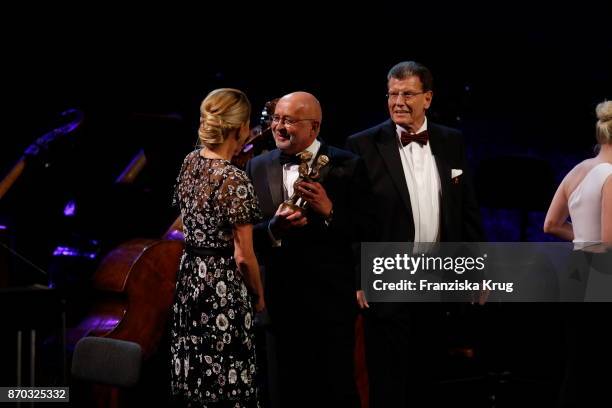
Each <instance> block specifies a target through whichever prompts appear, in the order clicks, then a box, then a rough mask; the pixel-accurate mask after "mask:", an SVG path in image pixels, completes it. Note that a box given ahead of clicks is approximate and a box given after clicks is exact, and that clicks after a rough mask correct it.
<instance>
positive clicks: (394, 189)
mask: <svg viewBox="0 0 612 408" xmlns="http://www.w3.org/2000/svg"><path fill="white" fill-rule="evenodd" d="M427 128H428V132H429V143H430V144H431V152H432V154H433V155H434V158H435V161H436V167H437V169H438V174H439V176H440V189H441V199H440V241H441V242H467V241H475V242H478V241H483V240H484V234H483V230H482V225H481V220H480V210H479V208H478V205H477V203H476V198H475V193H474V187H473V183H472V180H471V177H470V174H469V173H470V172H469V169H468V163H467V160H466V156H465V146H464V141H463V136H462V134H461V132H460V131H459V130H456V129H451V128H448V127H445V126H441V125H437V124H435V123H431V122H429V121H428V124H427ZM346 146H347V149H348V150H350V151H352V152H355V153H357V154H358V155H359V156H361V158H362V159H363V161H364V164H365V168H366V172H367V175H368V178H369V182H370V183H371V186H372V192H373V195H374V206H375V211H374V214H375V215H374V216H375V219H376V224H377V225H378V228H379V236H378V239H377V240H378V241H382V242H412V241H414V219H413V216H412V207H411V204H410V193H409V191H408V186H407V185H406V178H405V176H404V169H403V167H402V161H401V158H400V151H399V147H398V141H397V132H396V126H395V123H394V122H393V121H391V120H390V119H389V120H387V121H385V122H383V123H381V124H379V125H377V126H374V127H372V128H370V129H367V130H364V131H362V132H359V133H356V134H354V135H352V136H350V137H349V138H348V139H347V142H346ZM453 169H455V170H461V172H462V173H461V175H459V176H458V177H455V178H452V177H451V176H452V174H453V172H452V170H453Z"/></svg>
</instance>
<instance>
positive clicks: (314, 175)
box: [281, 151, 329, 211]
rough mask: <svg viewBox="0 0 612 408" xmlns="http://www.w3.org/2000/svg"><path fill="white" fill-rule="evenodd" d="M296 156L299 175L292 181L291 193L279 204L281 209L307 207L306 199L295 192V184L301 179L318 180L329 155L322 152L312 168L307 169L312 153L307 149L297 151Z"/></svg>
mask: <svg viewBox="0 0 612 408" xmlns="http://www.w3.org/2000/svg"><path fill="white" fill-rule="evenodd" d="M297 156H298V157H299V158H300V167H299V173H300V176H299V177H298V179H297V180H296V181H295V183H293V195H292V196H291V197H290V198H289V199H288V200H285V201H284V202H283V203H282V204H281V209H283V210H284V209H286V208H290V209H292V210H293V211H297V210H304V209H306V208H307V207H308V201H306V200H304V199H303V198H302V197H300V195H299V194H298V193H297V186H298V184H299V183H301V182H302V181H310V182H312V181H318V179H319V177H320V176H321V169H322V168H323V167H325V166H326V165H327V164H328V163H329V157H327V156H326V155H324V154H322V155H320V156H319V157H317V161H316V163H315V164H314V166H313V167H312V169H309V167H308V162H309V161H310V160H311V159H312V153H310V152H308V151H303V152H301V153H298V154H297Z"/></svg>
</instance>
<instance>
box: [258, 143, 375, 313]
mask: <svg viewBox="0 0 612 408" xmlns="http://www.w3.org/2000/svg"><path fill="white" fill-rule="evenodd" d="M280 153H281V152H280V150H278V149H276V150H273V151H271V152H268V153H266V154H263V155H260V156H257V157H255V158H254V159H252V160H251V161H249V163H248V164H247V168H246V172H247V174H248V176H249V177H250V178H251V180H252V182H253V186H254V188H255V193H256V195H257V198H258V199H259V205H260V207H261V210H262V213H263V221H262V222H261V223H259V224H257V225H255V226H254V231H253V240H254V244H255V249H256V252H257V257H258V261H259V263H260V264H261V265H262V274H263V275H264V286H265V295H266V305H267V307H268V311H269V313H270V317H271V318H272V320H273V321H274V320H276V321H279V320H281V319H295V317H296V316H298V317H299V319H295V321H296V322H297V321H298V320H301V319H304V318H306V319H310V318H313V319H324V320H336V319H346V318H351V317H354V315H355V313H356V302H355V289H356V287H355V269H356V261H355V260H356V257H355V254H354V248H353V246H354V244H355V242H356V240H357V239H358V238H357V236H358V235H359V234H360V229H361V228H367V227H365V226H363V227H362V223H361V222H360V219H362V218H360V212H361V210H360V208H361V206H362V205H364V200H363V197H362V190H363V189H364V188H365V187H362V183H363V181H364V180H366V178H365V175H364V168H363V163H362V162H361V160H360V159H359V157H358V156H356V155H355V154H353V153H351V152H348V151H346V150H341V149H337V148H334V147H332V146H328V145H326V144H325V143H321V146H320V148H319V151H318V152H317V156H318V155H321V154H325V155H327V156H328V157H329V159H330V161H329V164H327V165H326V166H325V167H323V169H322V170H321V176H320V182H321V184H322V185H323V187H324V188H325V191H326V193H327V196H328V197H329V199H330V200H331V201H332V203H333V217H332V219H331V222H329V223H328V224H327V223H326V222H325V219H324V218H323V217H321V216H318V215H317V214H315V213H314V212H312V211H309V210H307V211H306V216H307V217H308V224H307V225H306V226H304V227H300V228H295V229H293V230H291V231H289V232H288V233H287V234H286V235H285V236H283V237H282V245H281V246H280V247H274V246H273V245H272V240H271V239H270V236H269V233H268V223H269V222H270V219H271V218H272V217H273V216H274V214H275V212H276V210H277V209H278V206H279V205H280V204H281V203H282V202H283V169H282V165H281V164H280V160H279V157H280ZM315 162H316V158H315Z"/></svg>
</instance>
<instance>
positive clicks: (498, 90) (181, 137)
mask: <svg viewBox="0 0 612 408" xmlns="http://www.w3.org/2000/svg"><path fill="white" fill-rule="evenodd" d="M90 17H91V16H90ZM115 17H116V16H115ZM147 17H148V16H147V15H142V16H132V17H129V18H128V17H123V18H122V17H117V18H116V19H109V18H108V16H106V15H103V16H101V19H98V20H97V21H98V22H96V23H94V22H93V18H87V19H84V18H74V19H62V20H61V21H58V20H45V19H44V18H42V17H40V18H38V19H36V20H35V21H31V22H30V24H29V25H27V26H22V27H21V28H15V29H14V30H10V33H8V36H7V37H6V45H7V47H6V48H5V50H4V51H3V54H4V55H3V60H4V63H3V68H2V72H3V73H2V74H0V75H1V78H2V82H3V89H4V90H3V95H2V96H3V100H4V108H3V111H2V123H3V131H2V136H1V137H0V146H1V148H0V174H2V175H4V174H7V173H8V171H9V170H10V169H11V168H12V166H13V165H14V164H15V163H16V162H17V161H18V159H19V158H20V157H21V155H22V154H23V151H24V150H25V149H26V148H27V147H28V146H29V145H30V144H31V143H32V142H34V140H36V139H37V138H38V137H40V136H41V135H43V134H45V133H47V132H49V131H50V130H52V129H54V128H56V127H58V126H60V125H62V124H63V121H62V118H61V117H60V114H61V112H63V111H65V110H67V109H69V108H75V109H79V110H80V111H82V112H83V114H84V122H83V124H82V126H81V128H80V129H79V130H77V131H75V132H74V133H73V134H71V135H70V136H69V137H65V138H61V139H58V140H57V141H56V142H55V143H53V144H52V145H51V146H50V148H49V149H48V151H44V152H43V153H42V154H41V155H39V156H38V157H37V158H35V159H30V160H28V161H27V164H26V169H25V171H24V173H23V174H22V176H21V177H20V178H19V179H18V180H17V182H16V183H15V184H14V186H13V187H12V188H11V189H10V190H9V192H8V193H7V195H6V196H5V197H4V198H3V199H2V200H0V225H2V226H3V227H4V228H2V229H1V230H0V237H1V238H2V242H4V243H5V244H7V245H8V246H10V247H11V248H13V249H14V250H17V251H18V252H20V253H21V254H22V255H23V256H25V257H26V258H28V259H29V260H30V261H32V262H33V263H35V264H36V265H38V266H39V267H40V268H42V269H43V270H45V271H47V272H48V273H49V276H50V277H45V276H44V275H42V274H41V273H40V272H37V271H35V270H34V268H32V267H31V266H29V265H27V264H25V263H24V262H22V261H20V260H16V259H15V258H14V257H12V256H10V255H7V254H6V252H5V253H4V254H3V255H0V261H1V262H3V265H0V266H3V267H5V268H6V269H8V270H9V271H10V276H9V277H8V278H5V280H6V279H8V283H9V284H10V285H24V284H29V283H32V282H39V283H43V284H47V283H49V280H52V281H53V280H54V279H55V280H56V281H55V282H54V283H55V284H56V285H71V284H77V283H78V282H80V281H86V280H87V279H88V278H89V276H91V273H92V272H93V270H94V269H95V267H96V266H97V263H98V262H99V261H100V260H101V258H102V257H103V255H104V254H105V253H107V252H108V251H109V250H110V249H111V248H113V247H115V246H116V245H118V244H119V243H120V242H122V241H125V240H126V239H130V238H134V237H152V238H156V237H159V236H160V235H161V234H162V233H163V232H164V231H165V230H166V229H167V227H168V226H169V225H170V223H171V222H172V220H173V219H174V217H175V216H176V212H175V210H174V209H172V208H171V207H170V201H171V194H172V188H173V183H174V179H175V177H176V175H177V173H178V171H179V168H180V165H181V162H182V159H183V157H184V156H185V155H186V154H187V153H188V152H189V151H190V150H191V149H193V147H194V143H195V142H196V138H197V127H198V118H199V105H200V102H201V100H202V99H203V98H204V97H205V96H206V94H207V93H208V92H209V91H211V90H212V89H215V88H218V87H237V88H240V89H242V90H244V91H245V92H246V93H247V95H248V96H249V98H250V100H251V102H252V106H253V116H252V123H253V124H256V123H257V118H258V115H259V112H260V111H261V109H262V107H263V105H264V103H265V101H267V100H269V99H272V98H274V97H277V96H281V95H283V94H286V93H288V92H291V91H295V90H305V91H309V92H311V93H313V94H315V95H316V96H317V97H318V98H319V99H320V101H321V104H322V107H323V124H322V131H321V136H322V138H323V139H325V140H326V141H327V142H329V143H331V144H333V145H337V146H342V145H343V144H344V141H345V139H346V138H347V136H349V135H350V134H352V133H354V132H356V131H359V130H362V129H364V128H366V127H370V126H373V125H375V124H377V123H379V122H381V121H383V120H385V119H386V118H387V117H388V116H387V108H386V99H385V93H386V74H387V71H388V70H389V68H390V67H391V66H392V65H394V64H395V63H397V62H399V61H402V60H411V59H413V60H416V61H420V62H422V63H424V64H425V65H427V66H428V67H429V68H430V69H431V71H432V72H433V75H434V99H433V105H432V109H431V112H430V115H429V117H430V120H432V121H436V122H439V123H442V124H445V125H448V126H451V127H457V128H460V129H462V130H463V131H464V134H465V137H466V141H467V144H468V154H469V157H470V163H471V165H472V170H473V175H474V177H475V179H476V182H477V192H478V195H479V200H480V204H481V206H482V214H483V220H484V222H485V227H486V232H487V236H488V239H489V240H492V241H519V240H526V241H543V240H551V238H550V237H547V236H545V235H544V234H542V233H541V229H542V224H543V220H544V214H545V211H546V209H547V206H548V204H549V202H550V199H551V198H552V194H553V193H554V190H555V189H556V186H557V185H558V183H559V182H560V181H561V179H562V177H563V176H564V175H565V173H566V172H567V171H568V170H569V169H571V167H573V166H574V165H575V164H576V163H578V162H579V161H581V160H582V159H584V158H586V157H590V156H591V155H593V147H594V146H595V137H594V126H595V121H596V118H595V114H594V109H595V106H596V104H597V103H599V102H601V101H603V100H604V99H606V98H610V97H612V75H611V73H612V61H611V56H612V41H611V40H610V35H609V28H606V29H605V30H604V29H603V27H601V26H598V25H597V24H595V20H593V22H594V23H593V25H591V26H588V25H587V28H586V29H577V28H576V27H575V26H574V25H573V24H561V23H551V22H544V21H545V20H542V22H540V23H539V24H528V25H527V26H523V25H522V21H520V20H517V21H515V22H513V23H511V24H506V27H500V26H497V25H496V23H495V20H494V19H493V18H489V19H487V23H486V26H484V25H483V26H481V25H480V24H477V23H473V22H470V23H469V24H459V23H457V22H455V24H454V25H453V26H452V27H453V28H451V27H447V28H445V29H440V28H438V26H436V25H435V24H434V23H433V22H432V23H427V21H429V20H430V19H428V18H419V19H417V20H420V21H421V23H420V24H419V25H418V26H416V25H412V26H411V25H410V24H408V26H409V28H401V27H397V26H396V23H391V22H392V21H395V20H396V19H392V18H391V17H393V12H392V11H389V12H388V13H386V14H385V17H384V18H382V19H381V21H382V26H381V27H378V28H374V27H370V26H369V25H365V24H358V22H357V21H355V24H346V23H347V22H346V21H345V24H344V25H346V26H344V25H343V26H344V27H342V28H341V27H337V28H334V27H333V26H331V25H326V29H325V30H323V27H318V24H319V22H318V21H315V20H313V21H308V22H300V24H292V23H291V22H290V21H287V20H286V19H285V20H276V19H272V18H270V20H266V19H261V20H258V21H257V22H256V23H253V22H251V24H250V25H244V24H243V23H241V22H238V21H236V22H232V23H228V24H225V25H221V24H219V22H218V21H217V23H215V22H214V21H211V20H215V18H214V16H203V17H202V19H201V20H199V19H198V18H196V17H195V16H192V17H191V18H189V19H185V20H184V22H183V20H181V19H178V18H176V16H175V15H174V14H173V13H171V14H169V15H168V18H167V19H165V20H162V19H159V18H158V19H155V20H151V21H149V20H147ZM421 17H422V16H421ZM449 19H450V18H449ZM400 20H401V19H400ZM407 20H409V19H407ZM135 21H137V22H138V23H139V24H133V23H134V22H135ZM387 21H388V22H389V23H386V22H387ZM423 21H424V22H423ZM585 21H586V23H588V21H589V20H585ZM407 23H409V21H407ZM583 23H584V22H583ZM37 24H39V25H37ZM320 24H322V25H324V23H322V22H321V23H320ZM326 24H327V23H326ZM31 26H34V27H37V28H36V29H34V34H35V35H33V36H32V35H31V34H32V32H28V33H27V35H26V32H25V31H27V30H31V28H30V27H31ZM141 26H142V27H141ZM457 26H460V28H457ZM599 27H601V29H600V28H599ZM313 28H318V29H319V30H317V31H316V33H314V34H313V33H312V32H313V31H314V30H313ZM228 31H231V34H228ZM230 35H231V39H230ZM140 149H144V151H145V154H146V155H147V160H148V163H147V165H146V167H145V169H144V170H143V172H142V173H141V174H140V175H139V176H138V178H137V179H136V181H135V183H134V184H133V185H130V186H118V185H116V184H115V183H114V181H115V179H116V178H117V177H118V176H119V174H121V172H122V171H123V169H124V168H125V167H126V166H127V165H128V163H129V162H130V161H131V160H132V158H133V157H134V155H135V154H136V153H137V152H138V151H139V150H140ZM71 201H72V202H73V203H74V204H75V206H76V207H75V211H74V214H73V215H71V216H66V215H65V210H66V205H67V204H68V203H69V202H71ZM58 247H65V248H72V249H75V250H77V251H80V252H79V253H78V254H77V256H52V254H53V252H54V251H55V250H56V249H57V248H58ZM2 251H3V249H0V253H2ZM92 254H93V255H92ZM89 255H92V256H89ZM5 283H6V282H5ZM506 317H507V316H506ZM509 319H510V320H512V319H513V318H512V317H511V316H510V317H509ZM542 341H544V340H542ZM533 350H537V348H533ZM554 359H555V357H554V356H553V357H551V360H554ZM5 377H6V378H10V376H9V374H6V375H5V376H4V377H3V379H5ZM3 382H6V381H3ZM9 382H10V381H9Z"/></svg>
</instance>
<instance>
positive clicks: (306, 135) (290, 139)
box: [271, 92, 321, 155]
mask: <svg viewBox="0 0 612 408" xmlns="http://www.w3.org/2000/svg"><path fill="white" fill-rule="evenodd" d="M320 124H321V107H320V105H319V101H317V99H316V98H315V97H314V96H313V95H311V94H309V93H306V92H295V93H291V94H289V95H285V96H283V97H282V98H281V99H279V101H278V103H277V104H276V108H275V109H274V116H273V120H272V124H271V129H272V134H273V135H274V142H275V143H276V147H278V148H279V149H280V150H282V151H283V152H284V153H286V154H291V155H292V154H296V153H299V152H301V151H303V150H305V149H306V148H307V147H308V146H310V145H311V144H312V142H313V141H314V140H315V139H316V138H317V136H318V134H319V126H320Z"/></svg>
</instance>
